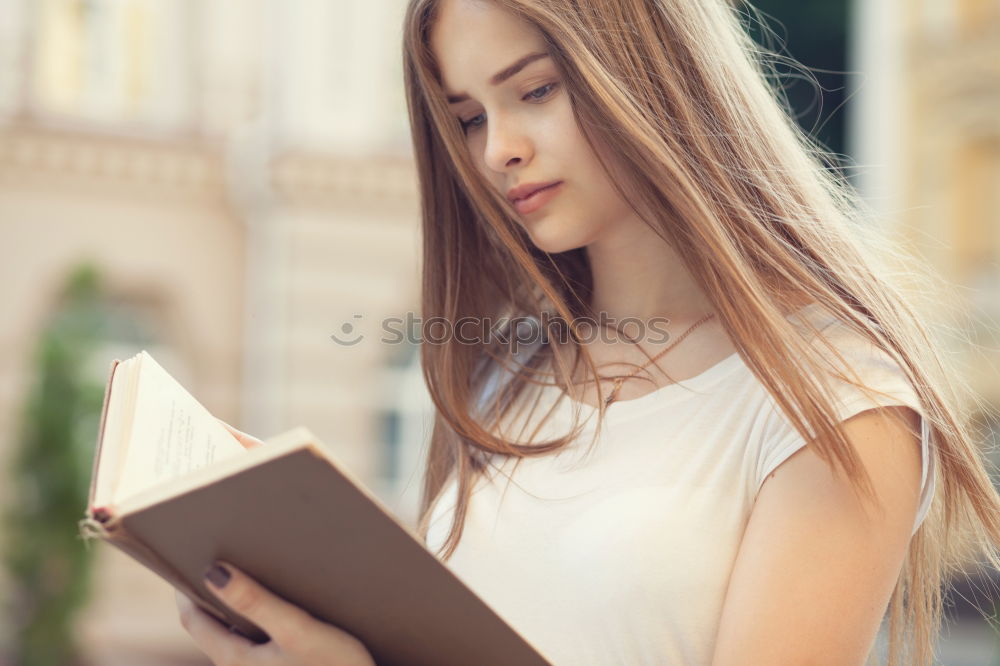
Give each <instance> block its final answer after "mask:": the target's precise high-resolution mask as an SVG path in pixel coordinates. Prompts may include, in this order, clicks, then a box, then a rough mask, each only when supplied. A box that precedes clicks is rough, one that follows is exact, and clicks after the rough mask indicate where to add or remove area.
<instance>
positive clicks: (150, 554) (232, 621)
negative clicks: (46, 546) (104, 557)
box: [79, 515, 270, 643]
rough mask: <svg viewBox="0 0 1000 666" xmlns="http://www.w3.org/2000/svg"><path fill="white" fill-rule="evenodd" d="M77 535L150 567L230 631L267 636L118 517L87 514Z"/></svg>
mask: <svg viewBox="0 0 1000 666" xmlns="http://www.w3.org/2000/svg"><path fill="white" fill-rule="evenodd" d="M79 529H80V535H81V537H82V538H83V539H84V540H85V541H88V540H91V539H95V538H97V539H101V540H102V541H105V542H107V543H110V544H111V545H112V546H114V547H115V548H117V549H118V550H120V551H122V552H123V553H125V554H126V555H128V556H129V557H131V558H132V559H134V560H136V561H137V562H139V563H140V564H142V565H144V566H146V567H148V568H150V569H151V570H153V571H154V572H156V573H157V574H158V575H159V576H161V577H162V578H163V579H165V580H166V581H167V582H169V583H170V584H171V585H173V586H174V587H175V588H177V589H178V590H180V591H181V592H183V593H184V594H185V595H187V597H188V598H189V599H191V601H193V602H194V603H195V604H197V606H198V607H199V608H201V609H202V610H204V611H205V612H206V613H208V614H210V615H212V616H213V617H215V618H216V619H217V620H218V621H219V622H221V623H222V624H223V625H225V626H227V627H230V628H231V630H232V631H235V632H236V633H239V634H240V635H242V636H244V637H245V638H248V639H250V640H252V641H255V642H257V643H265V642H267V641H268V640H270V638H269V637H268V635H267V634H266V633H264V632H263V631H261V630H260V628H259V627H257V626H256V625H254V624H252V623H250V622H248V621H246V620H245V619H244V618H241V617H240V616H238V615H236V614H235V613H233V612H232V611H230V610H229V609H228V608H225V606H224V605H223V604H222V602H220V601H218V600H217V599H216V598H215V597H214V596H212V595H211V593H209V592H203V591H202V590H200V589H198V588H197V587H195V586H193V585H191V584H190V583H189V582H188V581H187V579H186V578H185V577H184V576H182V575H180V574H179V573H178V572H177V571H176V570H174V568H173V567H171V566H170V565H169V564H168V563H167V562H166V561H164V560H163V558H161V557H160V556H159V555H157V554H156V551H154V550H152V549H151V548H149V547H148V546H146V544H144V543H143V542H142V541H140V540H139V539H137V538H135V537H134V536H133V535H132V534H131V533H130V532H129V531H128V530H127V529H126V528H125V526H124V525H123V524H122V522H121V520H120V519H119V517H117V516H115V517H110V516H109V517H106V518H105V520H98V519H96V518H95V517H93V516H89V515H88V516H87V517H86V518H84V519H83V520H81V521H80V522H79Z"/></svg>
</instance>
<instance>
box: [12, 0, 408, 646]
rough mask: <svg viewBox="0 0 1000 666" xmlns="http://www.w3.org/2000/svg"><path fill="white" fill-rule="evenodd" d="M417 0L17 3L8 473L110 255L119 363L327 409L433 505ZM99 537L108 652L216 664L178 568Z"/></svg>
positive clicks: (226, 412) (397, 491)
mask: <svg viewBox="0 0 1000 666" xmlns="http://www.w3.org/2000/svg"><path fill="white" fill-rule="evenodd" d="M402 7H403V2H402V0H380V1H379V2H368V1H366V0H340V1H338V2H327V1H325V0H282V1H281V2H279V1H278V0H252V1H250V2H246V1H245V0H241V1H239V2H237V1H236V0H213V1H212V2H200V1H198V0H172V1H171V2H160V1H158V0H37V1H36V0H0V68H2V70H3V71H4V72H5V75H4V76H3V77H0V227H2V233H3V239H4V244H3V246H2V247H0V259H2V261H0V277H2V278H3V279H0V302H3V303H4V304H5V306H6V307H5V310H6V311H5V313H4V315H5V316H4V326H3V327H2V329H0V335H2V338H0V469H4V468H5V463H6V461H8V460H9V456H10V455H11V451H12V449H13V446H14V444H15V441H14V438H15V433H16V428H17V421H18V418H19V409H20V406H21V401H22V398H23V396H24V394H25V391H26V387H27V386H28V384H29V382H30V381H31V370H32V368H31V355H32V348H33V344H34V342H35V339H36V337H37V334H38V331H39V330H40V328H41V326H42V325H43V323H44V321H45V320H46V318H47V316H48V315H49V314H50V313H51V311H52V309H53V308H54V307H56V305H57V304H56V295H57V292H58V290H59V289H60V287H61V286H62V282H63V280H64V279H65V278H66V276H67V274H68V273H69V271H70V270H71V269H72V268H73V267H74V266H75V265H77V264H78V263H79V262H82V261H91V262H93V263H94V264H96V266H97V268H98V269H99V271H100V273H101V275H102V276H103V278H104V283H105V287H106V290H107V293H108V299H109V301H110V303H111V305H113V307H114V308H115V311H116V312H118V313H120V318H121V320H122V321H123V322H125V323H124V324H123V325H122V326H119V327H118V328H117V329H116V332H115V333H114V334H112V335H111V336H110V339H109V340H107V344H106V346H105V349H104V351H103V353H102V358H101V359H100V360H99V361H100V362H98V363H96V364H95V368H94V372H95V373H96V374H97V375H99V376H100V381H103V380H104V378H105V376H104V373H106V371H107V365H106V363H107V362H108V361H110V359H111V358H112V357H115V356H118V357H122V358H124V357H125V356H130V355H132V354H134V353H136V352H137V351H139V349H141V348H146V349H149V350H150V352H151V353H153V354H154V356H156V357H157V358H158V359H159V360H160V361H161V363H163V364H164V365H165V366H166V367H167V369H168V370H170V371H171V372H172V373H173V374H174V375H175V376H176V377H177V378H178V379H179V380H180V381H181V382H182V383H183V384H184V385H185V386H187V387H188V388H189V389H190V390H191V392H192V393H193V394H194V395H195V396H196V397H197V398H198V399H199V400H201V401H202V402H203V403H204V404H205V405H206V407H208V408H209V410H211V411H212V412H213V413H214V414H216V415H218V416H219V417H221V418H223V419H225V420H227V421H229V422H230V423H233V424H234V425H237V426H238V427H240V428H241V429H244V430H246V431H248V432H252V433H254V434H256V435H259V436H261V437H267V436H270V435H272V434H276V433H277V432H279V431H281V430H283V429H285V428H289V427H293V426H296V425H306V426H307V427H309V428H310V429H311V430H313V432H315V433H316V434H317V435H318V436H319V437H320V438H321V439H323V440H324V441H325V442H326V443H327V445H329V446H330V448H331V449H332V450H333V452H334V453H335V454H336V455H337V456H338V457H339V458H340V459H341V460H343V461H344V462H345V464H346V465H348V466H349V467H350V468H351V469H352V470H353V471H354V472H356V473H357V474H358V476H359V477H360V478H361V479H362V480H364V481H365V482H367V483H368V484H370V485H371V486H372V487H374V488H375V489H376V490H377V492H379V494H380V495H381V496H382V497H383V499H385V500H386V502H387V503H388V504H389V505H390V507H391V508H393V509H395V510H397V511H398V512H399V514H400V515H401V516H402V517H404V518H405V517H407V516H409V515H411V514H412V511H413V503H414V502H415V497H416V490H417V489H418V487H419V483H420V478H419V472H418V470H417V468H416V462H417V458H416V455H415V453H414V452H415V451H418V450H419V448H420V447H419V444H420V441H419V439H420V436H421V434H422V433H423V432H424V424H423V418H424V417H423V415H424V414H425V412H426V408H427V405H426V403H424V402H423V401H422V400H421V396H422V395H423V394H422V389H423V385H422V383H421V382H420V381H416V382H415V381H414V378H415V377H419V370H418V367H417V365H416V354H415V349H416V347H415V346H413V345H408V344H398V345H386V344H382V343H380V342H379V339H378V338H379V335H380V333H381V330H380V322H381V321H382V319H383V318H385V317H389V316H392V317H400V316H403V315H404V313H406V312H414V311H415V309H416V306H417V301H418V296H419V294H418V288H419V280H418V275H419V266H418V260H419V243H418V239H419V229H418V224H417V222H418V211H417V199H416V187H415V181H414V173H413V169H412V166H411V158H410V143H409V135H408V126H407V119H406V110H405V99H404V95H403V89H402V76H401V66H400V53H399V42H400V36H401V25H402ZM334 334H336V335H338V337H339V338H340V339H347V340H354V339H357V338H359V337H361V338H362V341H361V342H360V343H358V344H354V345H342V344H338V343H337V342H335V341H334V340H333V339H332V338H331V335H334ZM0 492H2V490H0ZM4 499H5V500H6V499H9V498H4ZM83 508H84V507H82V506H81V514H82V511H83ZM2 538H3V535H2V534H0V539H2ZM100 547H101V552H100V553H99V558H98V567H97V581H96V586H95V589H96V596H95V599H94V602H93V604H92V606H91V607H90V609H89V611H88V613H87V614H86V621H85V622H84V623H83V626H82V632H83V635H84V639H85V641H86V643H87V645H88V651H89V652H90V654H91V656H92V658H93V659H94V661H95V663H99V664H102V665H103V664H117V663H123V664H124V663H127V664H159V663H164V664H167V663H203V660H202V659H201V658H199V657H198V656H197V654H198V653H197V651H196V650H195V649H194V647H193V644H192V643H191V642H190V640H189V639H188V637H187V636H186V634H184V633H183V630H182V629H181V628H180V626H179V624H178V622H177V618H176V613H175V612H174V608H173V592H172V590H171V588H170V587H169V586H167V585H166V584H165V583H162V582H161V581H159V579H157V578H156V577H155V576H153V575H152V574H150V573H148V572H147V571H145V570H144V569H143V568H141V567H139V566H138V565H135V564H133V563H132V562H131V561H130V560H128V559H127V558H126V557H125V556H123V555H121V554H119V553H118V552H117V551H114V550H113V549H110V548H105V547H103V544H100Z"/></svg>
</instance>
